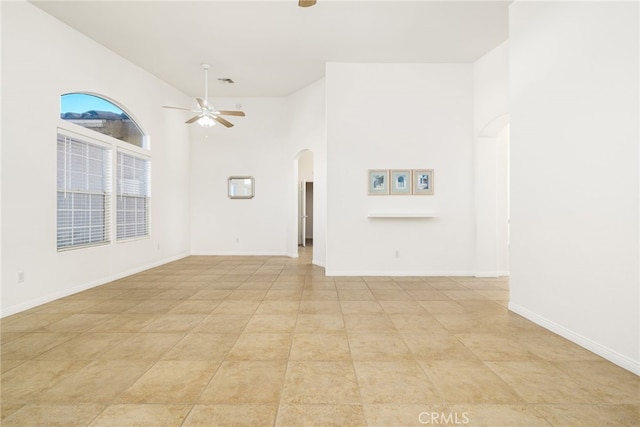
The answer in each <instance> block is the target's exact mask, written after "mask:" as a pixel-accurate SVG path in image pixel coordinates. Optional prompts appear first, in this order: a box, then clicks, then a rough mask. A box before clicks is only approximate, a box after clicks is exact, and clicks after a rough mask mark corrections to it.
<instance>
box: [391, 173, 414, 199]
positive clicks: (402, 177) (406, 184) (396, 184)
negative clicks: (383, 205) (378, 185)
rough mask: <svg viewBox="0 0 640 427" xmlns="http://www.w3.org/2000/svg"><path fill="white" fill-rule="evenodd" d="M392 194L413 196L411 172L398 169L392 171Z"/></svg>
mask: <svg viewBox="0 0 640 427" xmlns="http://www.w3.org/2000/svg"><path fill="white" fill-rule="evenodd" d="M390 184H391V185H390V187H391V194H411V171H410V170H408V169H398V170H392V171H391V178H390Z"/></svg>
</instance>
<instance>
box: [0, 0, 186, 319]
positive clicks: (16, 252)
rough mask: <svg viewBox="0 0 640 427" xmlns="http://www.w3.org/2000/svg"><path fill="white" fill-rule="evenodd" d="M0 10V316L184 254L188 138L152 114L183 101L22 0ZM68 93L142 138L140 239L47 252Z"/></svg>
mask: <svg viewBox="0 0 640 427" xmlns="http://www.w3.org/2000/svg"><path fill="white" fill-rule="evenodd" d="M1 7H2V103H3V107H4V108H3V110H2V192H1V194H2V315H8V314H11V313H15V312H18V311H21V310H24V309H27V308H29V307H32V306H34V305H38V304H41V303H44V302H47V301H49V300H51V299H55V298H58V297H61V296H64V295H68V294H70V293H73V292H76V291H78V290H81V289H85V288H87V287H91V286H95V285H97V284H100V283H104V282H106V281H109V280H112V279H114V278H117V277H121V276H123V275H126V274H130V273H132V272H136V271H140V270H141V269H145V268H148V267H150V266H154V265H158V264H161V263H164V262H166V261H168V260H171V259H175V258H178V257H182V256H185V255H187V254H188V253H189V239H188V224H189V215H188V200H189V189H188V160H189V151H188V149H189V147H188V142H187V141H188V135H187V132H186V130H185V129H184V126H182V123H181V122H180V121H179V120H174V117H173V116H172V115H170V114H169V112H167V111H163V110H162V109H161V108H160V106H161V105H164V104H174V105H180V104H183V103H184V102H186V101H187V98H186V97H184V96H183V95H182V94H180V93H179V92H178V91H177V90H175V89H173V88H171V87H170V86H168V85H167V84H165V83H163V82H161V81H159V80H158V79H156V78H155V77H153V76H152V75H151V74H149V73H147V72H144V71H142V70H141V69H139V68H137V67H135V66H134V65H132V64H131V63H129V62H127V61H126V60H124V59H122V58H121V57H118V56H116V55H115V54H113V53H112V52H111V51H109V50H107V49H105V48H104V47H102V46H100V45H98V44H96V43H95V42H93V41H91V40H89V39H88V38H86V37H85V36H83V35H81V34H79V33H77V32H76V31H75V30H72V29H71V28H69V27H67V26H66V25H64V24H62V23H61V22H59V21H57V20H55V19H54V18H52V17H50V16H49V15H47V14H45V13H43V12H42V11H40V10H39V9H37V8H35V7H33V6H32V5H30V4H28V3H25V2H2V4H1ZM123 76H126V77H124V78H123ZM76 91H86V92H92V93H97V94H101V95H104V96H106V97H109V98H111V99H113V100H115V101H117V102H118V103H119V104H120V105H122V106H124V107H125V109H127V110H128V111H130V112H131V113H132V114H133V116H134V117H135V119H136V120H137V121H138V123H139V124H140V125H141V126H142V127H143V128H144V130H145V131H146V132H147V133H148V134H149V135H150V138H151V151H150V154H151V155H152V194H151V197H152V217H151V229H152V234H151V237H150V238H147V239H141V240H136V241H132V242H127V243H119V244H115V243H113V244H110V245H105V246H98V247H93V248H86V249H79V250H71V251H66V252H60V253H59V252H57V250H56V190H55V188H56V187H55V182H56V142H55V141H56V131H57V127H58V126H59V124H60V123H61V121H60V120H59V111H60V95H61V94H64V93H68V92H76ZM69 126H71V125H69ZM158 245H159V246H158ZM18 271H24V273H25V281H24V282H23V283H17V272H18Z"/></svg>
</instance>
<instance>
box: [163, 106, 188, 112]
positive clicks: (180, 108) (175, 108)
mask: <svg viewBox="0 0 640 427" xmlns="http://www.w3.org/2000/svg"><path fill="white" fill-rule="evenodd" d="M162 108H172V109H174V110H185V111H193V110H192V109H191V108H182V107H170V106H168V105H163V106H162Z"/></svg>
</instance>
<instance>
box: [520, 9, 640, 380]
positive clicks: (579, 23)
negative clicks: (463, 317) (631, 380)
mask: <svg viewBox="0 0 640 427" xmlns="http://www.w3.org/2000/svg"><path fill="white" fill-rule="evenodd" d="M638 12H639V11H638V3H634V2H620V3H611V2H521V1H518V2H515V3H514V4H512V5H511V9H510V31H509V32H510V42H509V44H510V70H511V82H510V93H511V98H510V110H511V113H510V116H511V125H510V126H511V231H512V233H511V302H510V305H509V307H510V308H511V309H512V310H514V311H516V312H517V313H520V314H522V315H523V316H525V317H527V318H529V319H531V320H533V321H535V322H537V323H539V324H541V325H542V326H545V327H547V328H549V329H551V330H552V331H555V332H557V333H559V334H560V335H563V336H565V337H567V338H569V339H571V340H573V341H575V342H577V343H578V344H581V345H583V346H584V347H586V348H588V349H590V350H592V351H594V352H595V353H598V354H600V355H602V356H604V357H606V358H607V359H609V360H611V361H613V362H615V363H617V364H619V365H620V366H623V367H625V368H627V369H629V370H631V371H634V372H636V373H638V374H640V356H639V354H640V343H639V338H640V315H639V313H640V309H639V301H640V295H639V283H640V276H639V271H640V261H639V260H640V253H639V252H640V251H639V231H640V227H639V218H640V212H639V190H640V188H639V187H640V186H639V182H638V180H639V173H638V170H639V147H638V141H639V139H640V131H639V125H638V119H639V114H640V111H639V107H638V105H639V101H640V99H639V85H638V76H639V71H640V70H639V67H638V64H639V52H640V49H639V48H640V46H639V32H638Z"/></svg>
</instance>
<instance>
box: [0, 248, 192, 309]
mask: <svg viewBox="0 0 640 427" xmlns="http://www.w3.org/2000/svg"><path fill="white" fill-rule="evenodd" d="M187 256H189V254H188V253H184V254H179V255H176V256H173V257H169V258H165V259H163V260H161V261H155V262H152V263H150V264H146V265H143V266H139V267H135V268H132V269H129V270H125V271H121V272H119V273H116V274H112V275H110V276H107V277H101V278H99V279H95V280H92V281H90V282H87V283H83V284H81V285H78V286H74V287H72V288H68V289H64V290H61V291H58V292H54V293H51V294H48V295H45V296H42V297H39V298H34V299H32V300H29V301H25V302H23V303H20V304H16V305H12V306H9V307H5V308H2V310H0V318H2V317H6V316H11V315H12V314H16V313H20V312H22V311H25V310H29V309H30V308H34V307H37V306H39V305H42V304H46V303H48V302H51V301H55V300H57V299H60V298H64V297H68V296H69V295H73V294H77V293H78V292H82V291H86V290H87V289H91V288H95V287H96V286H100V285H104V284H105V283H109V282H113V281H114V280H118V279H122V278H123V277H127V276H131V275H133V274H136V273H140V272H142V271H145V270H149V269H151V268H155V267H158V266H161V265H164V264H167V263H170V262H173V261H177V260H179V259H182V258H184V257H187Z"/></svg>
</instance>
